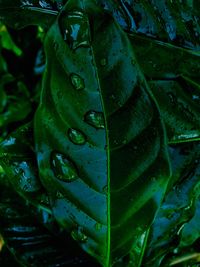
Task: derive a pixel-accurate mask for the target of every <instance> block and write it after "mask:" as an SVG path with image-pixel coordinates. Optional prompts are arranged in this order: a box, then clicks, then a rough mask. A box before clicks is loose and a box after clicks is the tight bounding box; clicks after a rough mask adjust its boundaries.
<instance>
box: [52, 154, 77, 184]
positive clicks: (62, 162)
mask: <svg viewBox="0 0 200 267" xmlns="http://www.w3.org/2000/svg"><path fill="white" fill-rule="evenodd" d="M51 160H52V162H51V163H52V169H53V172H54V174H55V176H56V177H57V178H58V179H59V180H62V181H64V182H71V181H74V180H76V179H78V173H77V170H76V167H75V166H74V164H73V163H72V162H71V161H70V160H69V159H68V158H67V157H66V156H64V155H63V154H61V153H55V152H54V153H53V154H52V158H51Z"/></svg>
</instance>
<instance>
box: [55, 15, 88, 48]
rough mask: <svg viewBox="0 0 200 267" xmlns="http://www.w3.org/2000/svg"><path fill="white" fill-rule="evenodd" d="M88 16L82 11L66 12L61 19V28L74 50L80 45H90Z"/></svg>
mask: <svg viewBox="0 0 200 267" xmlns="http://www.w3.org/2000/svg"><path fill="white" fill-rule="evenodd" d="M88 25H89V23H88V17H87V15H85V14H83V13H82V12H80V11H74V12H71V13H68V15H67V16H66V14H64V16H63V17H61V19H60V28H61V31H62V34H63V38H64V40H65V41H66V42H67V43H68V45H69V47H70V48H71V49H73V50H75V49H77V48H78V47H80V46H82V47H88V46H89V45H90V29H89V27H88Z"/></svg>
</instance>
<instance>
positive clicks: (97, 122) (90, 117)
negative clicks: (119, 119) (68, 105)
mask: <svg viewBox="0 0 200 267" xmlns="http://www.w3.org/2000/svg"><path fill="white" fill-rule="evenodd" d="M85 121H86V122H87V123H88V124H90V125H91V126H93V127H95V128H97V129H99V128H101V129H104V128H105V121H104V116H103V113H102V112H97V111H89V112H87V113H86V114H85Z"/></svg>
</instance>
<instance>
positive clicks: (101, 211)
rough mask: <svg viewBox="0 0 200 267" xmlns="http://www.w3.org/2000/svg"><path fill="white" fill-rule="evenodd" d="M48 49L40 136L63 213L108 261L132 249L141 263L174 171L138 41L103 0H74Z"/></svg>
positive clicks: (46, 176)
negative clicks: (138, 55) (140, 60)
mask: <svg viewBox="0 0 200 267" xmlns="http://www.w3.org/2000/svg"><path fill="white" fill-rule="evenodd" d="M90 22H91V23H92V24H90ZM102 29H103V31H102ZM45 51H46V56H47V69H46V72H45V77H44V81H43V91H42V97H41V103H40V107H39V109H38V111H37V113H36V117H35V140H36V152H37V159H38V165H39V173H40V178H41V181H42V183H43V185H44V186H45V188H46V189H47V191H48V192H49V195H50V197H51V204H52V208H53V212H54V216H55V217H56V219H57V221H58V222H59V224H60V225H61V226H62V227H63V228H64V229H68V231H71V234H72V237H73V238H74V239H76V240H77V241H78V242H79V243H80V245H81V246H82V248H83V249H84V250H86V251H87V252H88V253H90V254H91V255H93V256H95V257H96V258H97V259H98V261H100V262H101V263H102V265H103V266H111V265H112V264H113V263H114V262H115V261H117V260H118V259H119V258H120V257H122V256H124V255H126V254H127V253H128V252H129V251H130V250H131V249H132V250H133V253H134V254H135V259H134V260H133V263H132V266H140V263H141V258H142V256H143V250H144V245H145V242H146V237H145V235H146V236H147V232H148V228H149V226H150V224H151V223H152V221H153V219H154V217H155V214H156V211H157V209H158V208H159V206H160V204H161V201H162V199H163V196H164V194H165V190H166V187H167V184H168V180H169V175H170V171H169V162H168V155H167V150H166V138H165V131H164V129H163V124H162V121H161V119H160V114H159V111H158V108H157V104H156V102H155V100H154V98H153V96H152V95H151V93H150V92H149V88H148V85H147V82H146V80H145V78H144V76H143V75H142V73H141V70H140V68H139V65H138V64H137V62H136V58H135V54H134V50H133V49H132V46H131V43H130V42H129V40H128V38H127V36H126V34H125V33H124V32H123V31H122V30H121V29H120V27H119V26H118V24H117V23H116V22H115V21H114V20H113V18H112V17H111V16H110V15H108V14H106V13H105V12H102V10H101V9H99V8H97V6H95V5H94V3H93V2H90V1H68V2H67V5H66V6H65V8H64V9H63V11H62V12H61V14H60V15H59V17H58V19H57V21H56V22H55V23H54V24H53V25H52V27H51V28H50V30H49V32H48V33H47V36H46V40H45ZM52 54H54V55H55V56H54V57H52Z"/></svg>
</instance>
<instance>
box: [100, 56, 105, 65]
mask: <svg viewBox="0 0 200 267" xmlns="http://www.w3.org/2000/svg"><path fill="white" fill-rule="evenodd" d="M100 64H101V66H106V64H107V60H106V59H105V58H102V59H101V61H100Z"/></svg>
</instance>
